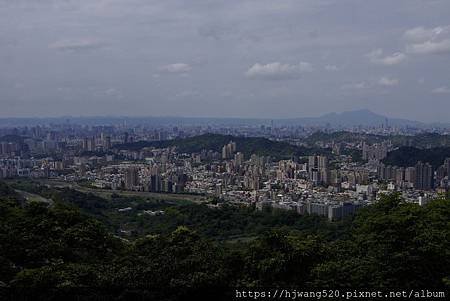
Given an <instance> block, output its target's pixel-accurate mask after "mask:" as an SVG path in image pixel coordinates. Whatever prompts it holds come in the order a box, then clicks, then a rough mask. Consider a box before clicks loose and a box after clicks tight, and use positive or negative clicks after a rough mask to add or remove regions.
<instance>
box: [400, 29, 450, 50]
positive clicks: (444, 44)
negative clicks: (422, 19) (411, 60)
mask: <svg viewBox="0 0 450 301" xmlns="http://www.w3.org/2000/svg"><path fill="white" fill-rule="evenodd" d="M403 38H404V39H406V40H407V41H409V42H410V44H408V45H407V46H406V51H407V52H408V53H414V54H441V53H448V52H450V26H438V27H435V28H424V27H416V28H413V29H410V30H407V31H406V32H405V33H404V34H403Z"/></svg>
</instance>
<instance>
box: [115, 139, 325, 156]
mask: <svg viewBox="0 0 450 301" xmlns="http://www.w3.org/2000/svg"><path fill="white" fill-rule="evenodd" d="M230 141H234V142H236V148H237V151H238V152H242V153H244V155H245V156H246V157H247V158H249V157H250V156H251V155H252V154H256V155H260V156H271V157H274V158H277V159H283V158H284V159H286V158H291V157H292V156H306V155H310V154H317V153H319V154H320V153H329V151H328V150H324V149H312V148H306V147H297V146H294V145H291V144H289V143H286V142H279V141H272V140H269V139H266V138H258V137H238V136H229V135H219V134H204V135H200V136H195V137H190V138H185V139H175V140H166V141H151V142H147V141H140V142H135V143H128V144H121V145H117V146H115V147H116V148H118V149H131V150H138V149H141V148H143V147H150V146H153V147H161V148H163V147H172V146H173V147H177V150H178V151H179V152H181V153H194V152H201V151H202V150H213V151H217V152H221V151H222V147H223V146H224V145H225V144H228V143H229V142H230Z"/></svg>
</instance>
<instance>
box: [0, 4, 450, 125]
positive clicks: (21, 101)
mask: <svg viewBox="0 0 450 301" xmlns="http://www.w3.org/2000/svg"><path fill="white" fill-rule="evenodd" d="M449 15H450V1H448V0H396V1H392V0H377V1H362V0H277V1H273V0H268V1H266V0H239V1H237V0H226V1H219V0H184V1H182V0H179V1H174V0H164V1H161V0H159V1H153V0H0V108H1V109H0V117H50V116H67V115H72V116H95V115H102V116H103V115H118V116H188V117H264V118H295V117H307V116H319V115H322V114H325V113H329V112H342V111H349V110H358V109H369V110H372V111H374V112H376V113H380V114H383V115H386V116H389V117H398V118H407V119H412V120H419V121H425V122H432V121H439V122H449V121H450V114H449V112H450V18H449Z"/></svg>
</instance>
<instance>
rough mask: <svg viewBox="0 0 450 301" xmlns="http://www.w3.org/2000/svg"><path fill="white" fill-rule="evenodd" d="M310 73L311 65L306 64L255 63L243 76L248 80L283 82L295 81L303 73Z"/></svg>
mask: <svg viewBox="0 0 450 301" xmlns="http://www.w3.org/2000/svg"><path fill="white" fill-rule="evenodd" d="M312 71H313V67H312V65H311V64H310V63H307V62H300V63H299V64H293V65H291V64H282V63H279V62H273V63H269V64H265V65H263V64H259V63H256V64H254V65H253V66H252V67H250V68H249V69H248V70H247V71H246V72H245V75H246V76H247V77H248V78H250V79H264V80H285V79H297V78H299V77H300V76H301V75H302V74H303V73H305V72H312Z"/></svg>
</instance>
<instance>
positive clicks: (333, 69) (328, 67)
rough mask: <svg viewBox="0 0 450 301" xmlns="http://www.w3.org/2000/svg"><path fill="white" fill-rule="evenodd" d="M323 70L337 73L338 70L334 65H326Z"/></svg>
mask: <svg viewBox="0 0 450 301" xmlns="http://www.w3.org/2000/svg"><path fill="white" fill-rule="evenodd" d="M325 70H327V71H338V70H339V68H338V67H337V66H335V65H326V66H325Z"/></svg>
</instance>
